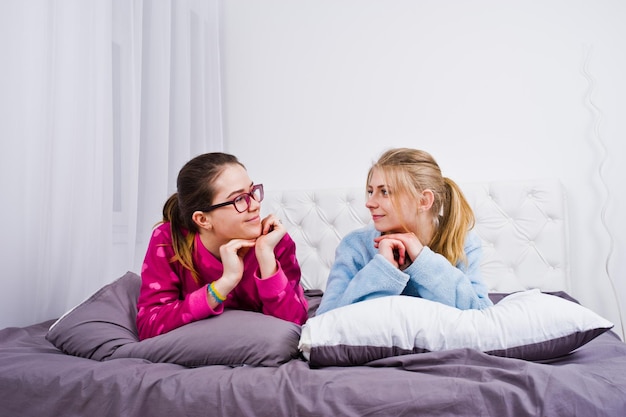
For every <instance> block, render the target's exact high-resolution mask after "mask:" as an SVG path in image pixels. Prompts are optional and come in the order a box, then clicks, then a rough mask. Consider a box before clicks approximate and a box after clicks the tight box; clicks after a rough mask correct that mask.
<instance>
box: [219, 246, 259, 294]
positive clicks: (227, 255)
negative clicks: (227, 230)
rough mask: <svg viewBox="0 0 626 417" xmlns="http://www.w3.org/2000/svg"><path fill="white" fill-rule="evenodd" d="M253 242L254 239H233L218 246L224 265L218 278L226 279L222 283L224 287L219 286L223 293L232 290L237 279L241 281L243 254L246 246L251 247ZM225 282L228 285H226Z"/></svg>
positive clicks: (237, 281)
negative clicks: (220, 276)
mask: <svg viewBox="0 0 626 417" xmlns="http://www.w3.org/2000/svg"><path fill="white" fill-rule="evenodd" d="M254 244H255V241H254V239H233V240H231V241H230V242H228V243H226V244H225V245H222V246H220V257H221V259H222V265H223V267H224V272H223V275H222V278H220V280H222V279H224V280H225V281H226V283H224V284H225V287H226V288H224V287H222V286H220V288H221V289H222V290H223V291H224V292H225V293H228V292H230V291H232V289H233V288H235V287H236V286H237V284H239V281H241V277H242V276H243V256H244V255H245V253H246V251H247V248H251V247H253V246H254ZM226 284H229V285H228V286H226ZM228 287H230V288H228ZM222 294H224V293H222Z"/></svg>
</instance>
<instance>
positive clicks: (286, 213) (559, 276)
mask: <svg viewBox="0 0 626 417" xmlns="http://www.w3.org/2000/svg"><path fill="white" fill-rule="evenodd" d="M460 185H461V188H462V189H463V191H464V193H465V195H466V197H467V199H468V201H469V203H470V204H471V206H472V208H473V209H474V213H475V215H476V226H475V229H476V231H477V233H478V234H479V235H480V237H481V239H482V240H483V252H484V260H483V263H482V273H483V277H484V279H485V282H486V283H487V285H488V286H489V289H490V291H492V292H512V291H517V290H523V289H527V288H540V289H542V290H544V291H556V290H564V291H568V290H570V285H569V260H568V240H567V239H568V230H567V216H566V204H565V202H566V201H565V194H564V188H563V186H562V185H561V184H560V183H559V182H558V181H556V180H532V181H497V182H481V183H467V184H460ZM364 201H365V190H364V189H362V188H343V189H317V190H292V191H273V190H267V191H266V197H265V200H264V201H263V204H262V212H263V214H264V215H267V214H268V213H271V212H273V213H275V214H276V215H277V216H278V217H279V218H280V219H282V222H283V224H285V226H286V227H287V229H288V230H289V234H290V235H291V237H292V238H293V240H294V241H295V242H296V245H297V255H298V261H299V262H300V266H301V268H302V285H303V286H304V287H305V288H307V289H313V288H315V289H322V290H323V289H324V288H325V287H326V279H327V277H328V272H329V270H330V267H331V265H332V263H333V260H334V258H335V248H336V247H337V244H338V243H339V241H340V239H341V238H342V237H343V236H344V235H345V234H346V233H348V232H350V231H351V230H354V229H356V228H359V227H362V226H364V225H365V224H367V223H369V221H370V215H369V211H368V210H367V209H366V208H365V204H364Z"/></svg>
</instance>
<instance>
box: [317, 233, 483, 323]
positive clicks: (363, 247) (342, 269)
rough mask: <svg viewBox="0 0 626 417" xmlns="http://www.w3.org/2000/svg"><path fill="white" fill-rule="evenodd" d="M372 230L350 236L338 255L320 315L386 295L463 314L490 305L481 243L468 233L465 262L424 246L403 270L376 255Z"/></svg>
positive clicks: (339, 249) (320, 308)
mask: <svg viewBox="0 0 626 417" xmlns="http://www.w3.org/2000/svg"><path fill="white" fill-rule="evenodd" d="M377 236H380V232H379V231H378V230H376V229H375V228H374V226H373V225H369V226H365V227H364V228H361V229H358V230H355V231H353V232H351V233H349V234H348V235H346V236H345V237H344V238H343V239H342V240H341V242H340V243H339V246H338V247H337V249H336V251H335V262H334V264H333V266H332V268H331V270H330V274H329V276H328V283H327V285H326V291H325V292H324V296H323V297H322V301H321V303H320V306H319V308H318V309H317V313H316V314H317V315H319V314H322V313H324V312H327V311H329V310H332V309H334V308H337V307H342V306H345V305H348V304H352V303H356V302H358V301H363V300H368V299H371V298H377V297H384V296H388V295H400V294H402V295H411V296H415V297H422V298H425V299H428V300H432V301H438V302H441V303H444V304H447V305H449V306H453V307H457V308H460V309H463V310H465V309H470V308H475V309H482V308H485V307H489V306H491V305H492V302H491V300H490V299H489V296H488V291H487V287H486V286H485V284H484V283H483V281H482V278H481V274H480V260H481V257H482V249H481V241H480V238H479V237H478V235H477V234H476V233H475V232H472V231H470V232H469V233H468V235H467V238H466V241H465V248H464V249H465V254H466V256H467V263H465V262H463V261H460V262H459V263H458V264H457V265H456V266H454V265H452V264H451V263H450V261H448V260H447V259H446V258H444V257H443V255H440V254H438V253H435V252H433V251H432V250H431V249H430V248H429V247H427V246H424V248H423V249H422V251H421V252H420V254H419V256H418V257H417V259H415V260H414V261H413V263H412V264H411V265H409V266H408V267H407V268H406V269H404V270H403V271H401V270H400V269H398V268H396V267H395V266H394V265H392V264H391V263H390V262H389V261H387V260H386V259H385V258H384V257H383V256H382V255H380V254H379V253H378V249H377V248H375V247H374V238H375V237H377Z"/></svg>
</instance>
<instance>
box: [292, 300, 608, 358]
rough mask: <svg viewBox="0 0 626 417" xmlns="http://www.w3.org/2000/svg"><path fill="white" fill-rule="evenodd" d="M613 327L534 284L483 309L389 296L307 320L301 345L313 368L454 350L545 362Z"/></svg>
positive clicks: (599, 317) (577, 305) (564, 353)
mask: <svg viewBox="0 0 626 417" xmlns="http://www.w3.org/2000/svg"><path fill="white" fill-rule="evenodd" d="M612 327H613V323H611V322H610V321H608V320H606V319H604V318H602V317H601V316H599V315H598V314H596V313H594V312H593V311H591V310H589V309H587V308H585V307H583V306H581V305H580V304H577V303H575V302H573V301H569V300H566V299H564V298H561V297H558V296H555V295H550V294H546V293H542V292H540V291H539V290H537V289H534V290H527V291H522V292H518V293H513V294H510V295H507V296H506V297H504V298H503V299H502V300H501V301H500V302H499V303H497V304H495V305H494V306H492V307H489V308H486V309H483V310H459V309H457V308H454V307H450V306H447V305H445V304H441V303H438V302H434V301H429V300H426V299H423V298H417V297H408V296H391V297H381V298H375V299H372V300H367V301H362V302H359V303H355V304H351V305H348V306H345V307H341V308H337V309H334V310H331V311H328V312H326V313H324V314H321V315H319V316H316V317H313V318H311V319H309V320H308V321H307V322H306V324H305V325H304V326H303V328H302V333H301V336H300V342H299V349H300V350H301V351H302V353H303V355H304V357H305V358H306V359H307V360H309V361H310V364H311V366H312V367H321V366H332V365H360V364H364V363H367V362H370V361H373V360H376V359H381V358H384V357H388V356H396V355H402V354H410V353H424V352H435V351H443V350H450V349H459V348H471V349H476V350H480V351H482V352H485V353H488V354H492V355H496V356H504V357H512V358H519V359H526V360H544V359H551V358H555V357H558V356H562V355H566V354H568V353H570V352H572V351H573V350H575V349H577V348H579V347H580V346H582V345H584V344H585V343H587V342H589V341H590V340H592V339H594V338H595V337H597V336H599V335H600V334H602V333H604V332H606V331H607V330H609V329H611V328H612Z"/></svg>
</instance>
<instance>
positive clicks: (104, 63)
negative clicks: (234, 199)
mask: <svg viewBox="0 0 626 417" xmlns="http://www.w3.org/2000/svg"><path fill="white" fill-rule="evenodd" d="M0 16H1V17H0V28H1V29H0V30H1V32H0V54H1V56H2V57H3V66H2V69H1V70H0V71H2V75H1V76H0V88H2V91H3V95H2V96H1V98H0V110H1V113H2V114H1V115H0V137H2V152H1V156H0V158H1V164H0V165H1V168H0V169H1V171H0V173H1V175H2V184H3V190H4V192H5V198H4V199H3V204H2V205H1V206H2V209H1V210H2V211H1V215H2V218H3V219H5V222H6V223H7V226H6V228H5V232H6V234H5V236H4V239H3V240H2V242H3V243H2V248H1V249H0V253H2V255H1V256H2V264H3V265H5V266H6V268H5V271H4V273H3V274H2V278H1V280H2V284H3V288H4V289H5V291H4V292H3V294H2V295H1V296H0V328H3V327H7V326H23V325H28V324H32V323H34V322H39V321H43V320H46V319H50V318H54V317H58V316H59V315H61V314H62V313H63V312H65V311H66V310H67V309H69V308H71V307H72V306H74V305H76V304H77V303H79V302H81V301H82V300H83V299H84V298H85V297H87V296H88V295H90V294H91V293H93V292H94V291H95V290H97V289H98V288H99V287H101V286H103V285H105V284H106V283H108V282H111V281H113V280H114V279H115V278H117V277H119V276H121V275H122V274H123V273H124V272H126V271H127V270H133V271H135V272H138V273H139V272H140V265H141V262H142V260H143V255H144V251H145V247H146V245H147V241H148V239H149V236H150V232H151V229H152V226H153V225H154V224H155V223H156V222H157V221H159V220H160V218H161V208H162V206H163V203H164V202H165V199H166V198H167V197H168V196H169V194H171V193H172V192H173V191H174V188H175V179H176V175H177V173H178V170H179V169H180V167H181V166H182V164H183V163H184V162H185V161H186V160H188V159H189V158H191V157H192V156H195V155H196V154H198V153H202V152H209V151H219V150H222V149H223V143H222V129H221V126H222V122H221V104H220V95H219V91H220V77H219V1H218V0H211V1H197V0H170V1H159V2H154V1H146V2H144V1H140V0H135V1H127V0H94V1H89V2H85V1H81V0H65V1H49V0H28V1H24V2H18V1H2V2H0ZM207 126H211V127H212V128H211V129H207V128H206V127H207Z"/></svg>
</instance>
